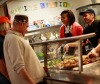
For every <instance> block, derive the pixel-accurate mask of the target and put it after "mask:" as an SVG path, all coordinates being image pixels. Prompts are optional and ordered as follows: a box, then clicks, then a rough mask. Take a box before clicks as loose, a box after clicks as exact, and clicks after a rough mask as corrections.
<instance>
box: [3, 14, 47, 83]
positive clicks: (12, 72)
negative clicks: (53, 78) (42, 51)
mask: <svg viewBox="0 0 100 84" xmlns="http://www.w3.org/2000/svg"><path fill="white" fill-rule="evenodd" d="M27 27H28V17H27V16H26V15H15V17H14V21H13V27H12V30H9V31H8V33H7V35H6V36H5V40H4V57H5V63H6V66H7V71H8V74H9V77H10V80H11V83H12V84H45V83H44V82H43V78H44V77H45V76H46V74H45V71H44V69H43V67H42V66H41V64H40V61H39V59H38V58H37V56H36V54H35V52H34V50H33V49H32V47H31V46H30V45H29V44H28V43H27V42H26V41H25V38H24V36H25V33H26V32H27Z"/></svg>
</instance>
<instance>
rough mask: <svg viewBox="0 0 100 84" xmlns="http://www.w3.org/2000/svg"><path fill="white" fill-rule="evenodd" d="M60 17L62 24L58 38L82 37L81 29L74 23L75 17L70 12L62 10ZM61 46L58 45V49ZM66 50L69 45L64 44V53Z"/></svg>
mask: <svg viewBox="0 0 100 84" xmlns="http://www.w3.org/2000/svg"><path fill="white" fill-rule="evenodd" d="M60 15H61V21H62V23H63V24H62V25H61V27H60V38H66V37H71V36H78V35H82V33H83V27H82V26H81V25H80V24H79V23H77V22H75V16H74V13H73V12H72V11H71V10H64V11H62V12H61V14H60ZM61 44H62V43H60V44H59V45H58V47H59V46H61ZM72 46H73V45H72ZM58 47H57V48H58ZM68 48H69V45H68V44H66V45H65V46H64V51H65V50H67V51H68Z"/></svg>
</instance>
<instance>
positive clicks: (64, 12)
mask: <svg viewBox="0 0 100 84" xmlns="http://www.w3.org/2000/svg"><path fill="white" fill-rule="evenodd" d="M63 14H66V15H67V17H68V19H69V25H72V24H73V23H74V22H75V15H74V13H73V12H72V11H71V10H64V11H62V12H61V14H60V15H61V16H62V15H63Z"/></svg>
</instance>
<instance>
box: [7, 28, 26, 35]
mask: <svg viewBox="0 0 100 84" xmlns="http://www.w3.org/2000/svg"><path fill="white" fill-rule="evenodd" d="M7 33H12V34H15V35H17V36H21V37H24V36H23V35H22V34H21V33H19V32H16V31H14V30H8V32H7Z"/></svg>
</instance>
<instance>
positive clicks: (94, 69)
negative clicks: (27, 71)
mask: <svg viewBox="0 0 100 84" xmlns="http://www.w3.org/2000/svg"><path fill="white" fill-rule="evenodd" d="M99 67H100V62H95V63H91V64H87V65H84V66H83V72H82V73H79V71H75V70H58V69H50V70H48V74H49V77H46V80H47V82H48V84H100V68H99Z"/></svg>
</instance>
